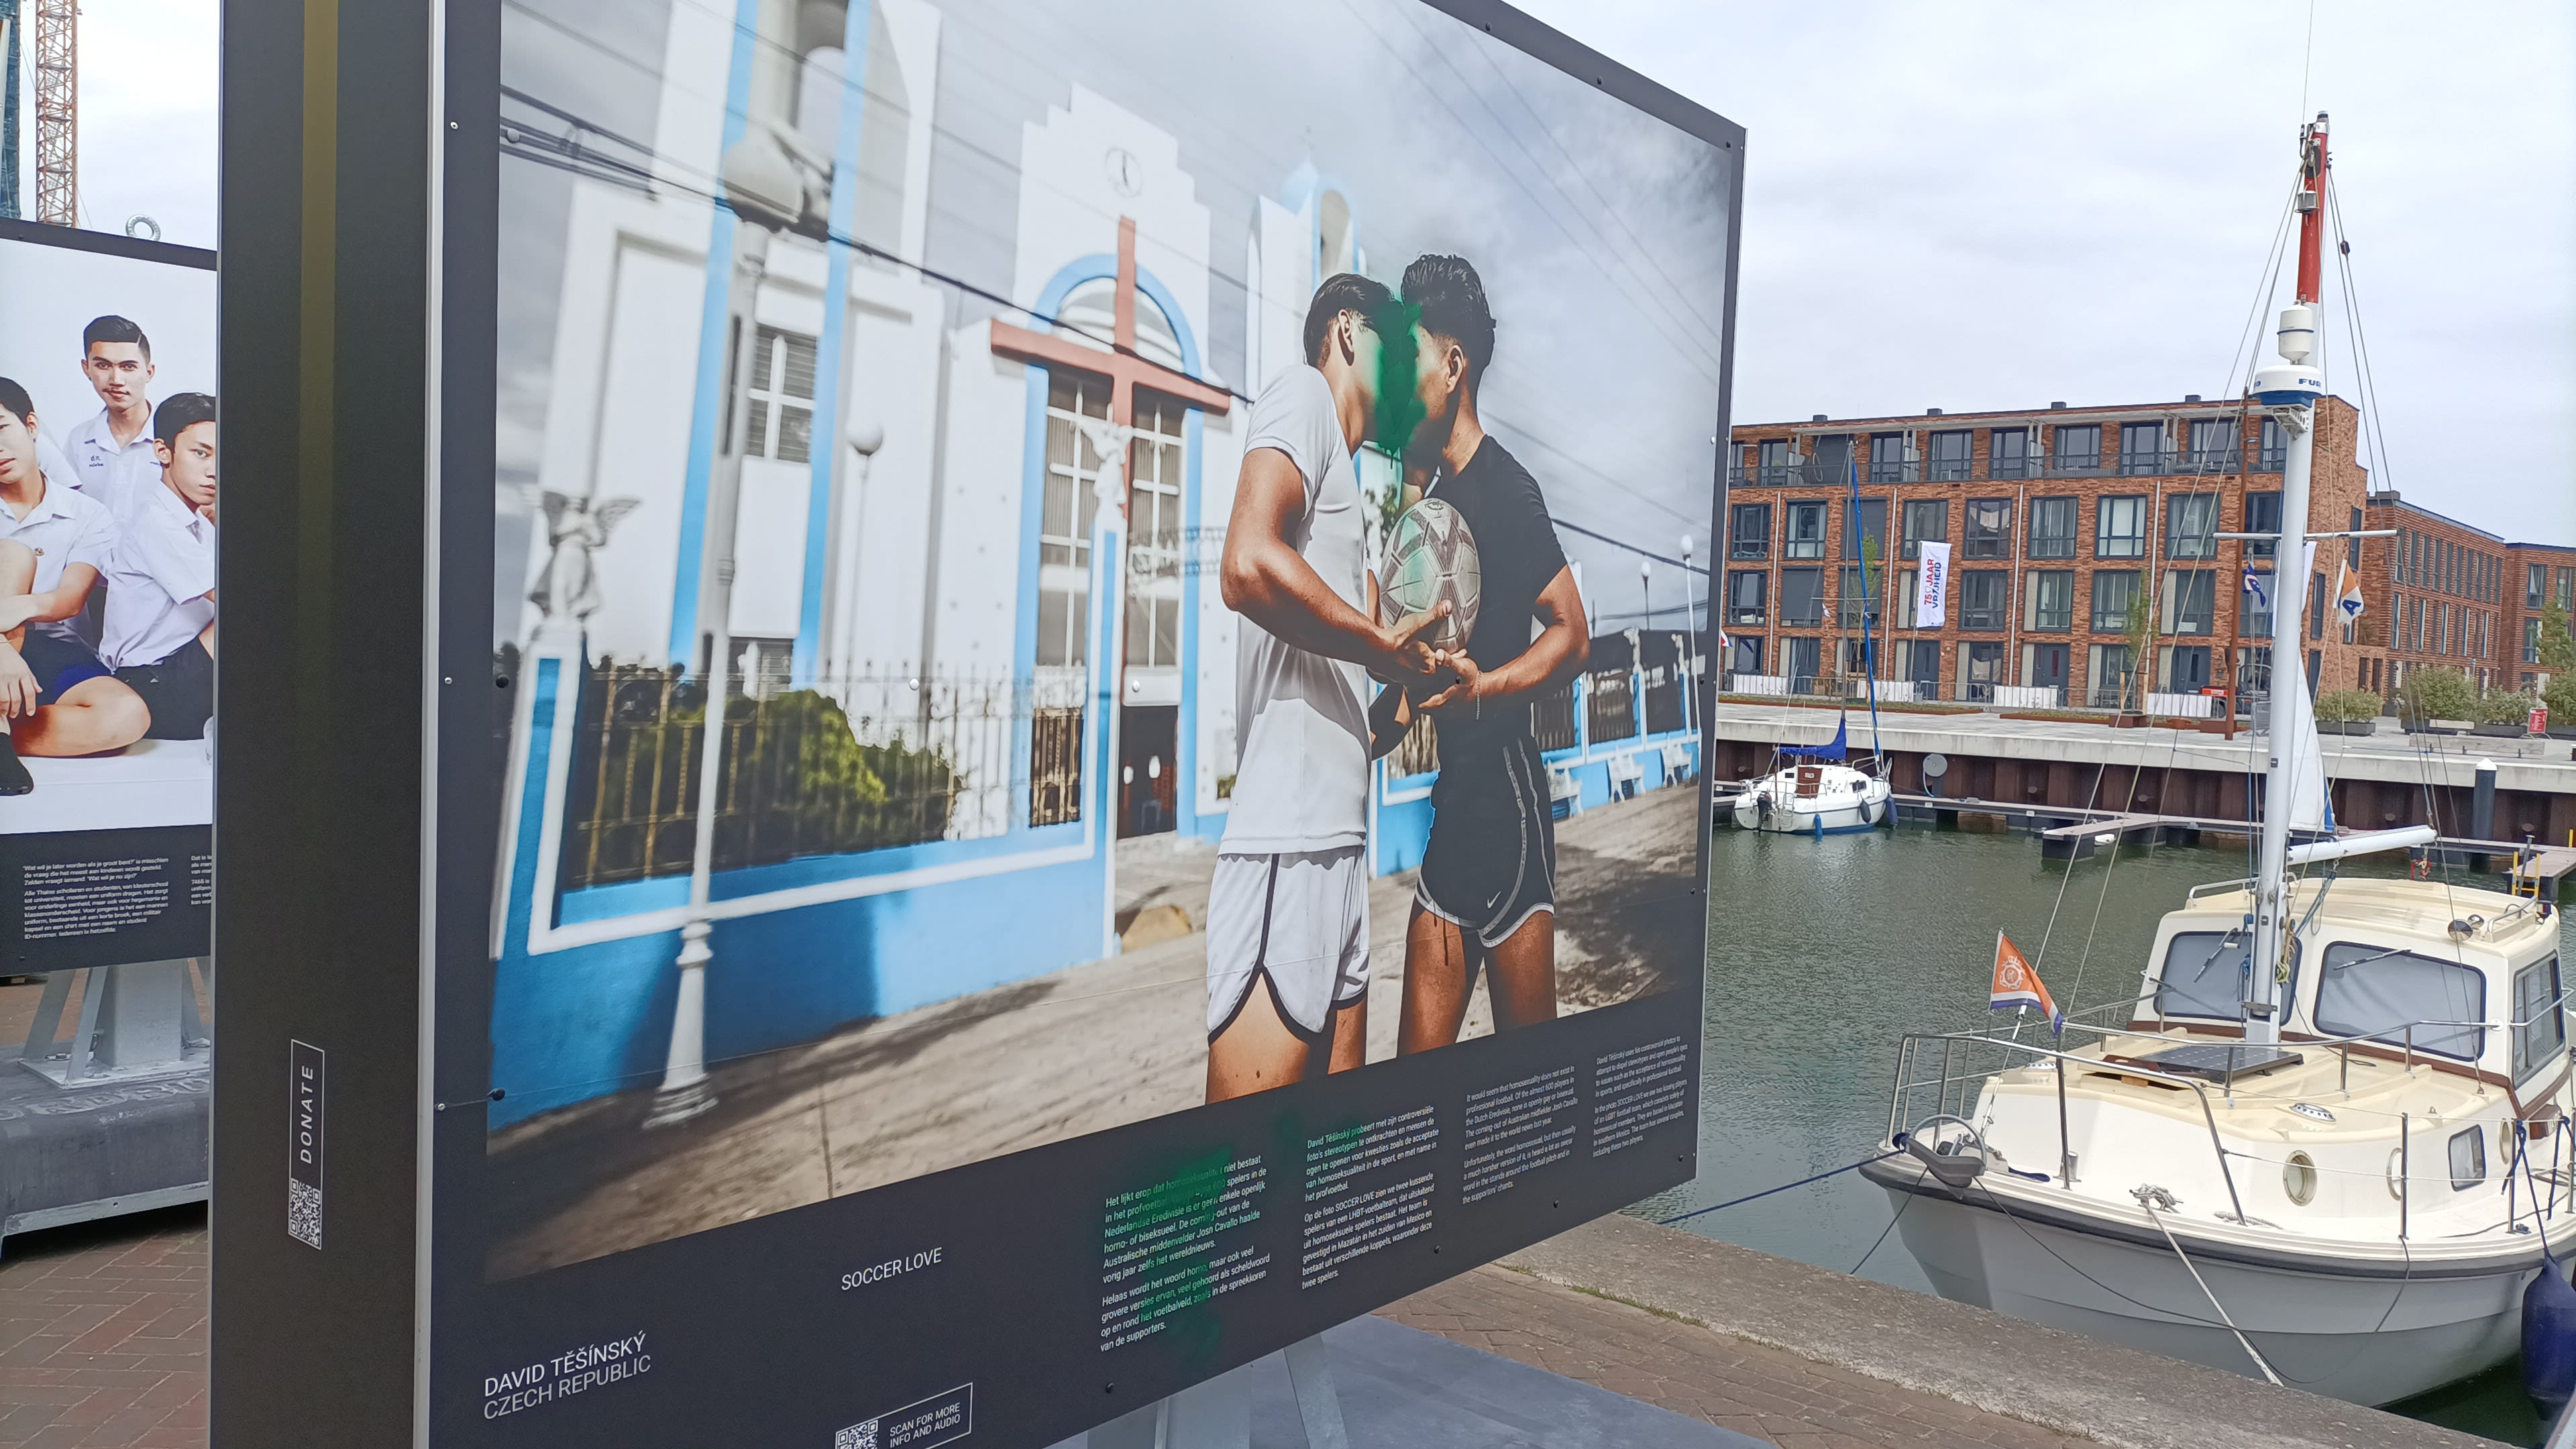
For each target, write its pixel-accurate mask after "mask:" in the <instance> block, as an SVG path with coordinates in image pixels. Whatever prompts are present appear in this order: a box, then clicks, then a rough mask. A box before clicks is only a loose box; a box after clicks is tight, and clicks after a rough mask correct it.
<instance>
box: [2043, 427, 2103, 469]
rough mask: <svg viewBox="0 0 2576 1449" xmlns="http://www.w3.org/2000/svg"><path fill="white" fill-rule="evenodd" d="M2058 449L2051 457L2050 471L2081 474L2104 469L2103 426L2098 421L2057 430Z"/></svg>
mask: <svg viewBox="0 0 2576 1449" xmlns="http://www.w3.org/2000/svg"><path fill="white" fill-rule="evenodd" d="M2056 445H2057V447H2056V451H2055V452H2054V453H2053V454H2052V455H2050V457H2049V471H2050V472H2052V473H2056V474H2058V475H2060V476H2081V475H2083V474H2087V473H2099V472H2101V471H2102V428H2101V425H2100V424H2098V423H2085V424H2081V425H2070V426H2066V427H2061V428H2059V429H2058V430H2057V437H2056Z"/></svg>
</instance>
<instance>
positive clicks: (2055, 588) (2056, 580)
mask: <svg viewBox="0 0 2576 1449" xmlns="http://www.w3.org/2000/svg"><path fill="white" fill-rule="evenodd" d="M2029 587H2030V601H2029V603H2028V604H2027V605H2026V606H2025V607H2024V609H2023V612H2022V620H2021V622H2022V627H2023V628H2025V629H2030V630H2034V631H2036V632H2039V633H2043V634H2063V633H2066V632H2067V631H2069V630H2071V629H2073V628H2074V627H2075V571H2074V570H2073V569H2033V570H2032V571H2031V573H2030V585H2029Z"/></svg>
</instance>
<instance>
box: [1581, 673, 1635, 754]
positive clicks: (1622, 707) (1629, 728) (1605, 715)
mask: <svg viewBox="0 0 2576 1449" xmlns="http://www.w3.org/2000/svg"><path fill="white" fill-rule="evenodd" d="M1583 716H1584V722H1585V724H1586V725H1587V726H1588V727H1589V728H1588V730H1587V733H1588V734H1589V735H1590V737H1591V740H1592V742H1593V743H1594V744H1596V745H1598V744H1607V743H1609V742H1610V741H1612V740H1624V739H1630V738H1633V737H1635V735H1636V733H1637V688H1636V676H1634V675H1632V674H1630V673H1629V672H1628V671H1627V670H1625V669H1622V670H1619V671H1617V672H1615V673H1594V674H1587V675H1585V676H1584V677H1583Z"/></svg>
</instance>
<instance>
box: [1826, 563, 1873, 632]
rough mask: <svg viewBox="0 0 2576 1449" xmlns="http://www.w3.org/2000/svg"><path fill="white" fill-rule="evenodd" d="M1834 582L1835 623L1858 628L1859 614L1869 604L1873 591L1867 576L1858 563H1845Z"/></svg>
mask: <svg viewBox="0 0 2576 1449" xmlns="http://www.w3.org/2000/svg"><path fill="white" fill-rule="evenodd" d="M1834 582H1835V586H1836V587H1835V594H1834V623H1835V625H1836V626H1838V627H1840V628H1845V629H1857V628H1859V627H1860V626H1861V623H1862V617H1861V616H1862V614H1863V612H1864V611H1865V609H1866V606H1867V605H1868V604H1869V602H1870V598H1871V595H1872V593H1873V592H1874V591H1873V590H1872V589H1871V588H1870V586H1869V580H1868V578H1867V577H1866V576H1865V575H1864V574H1863V572H1862V570H1861V569H1860V567H1859V566H1858V565H1856V564H1853V565H1845V566H1844V568H1843V570H1842V577H1840V578H1839V579H1836V580H1835V581H1834Z"/></svg>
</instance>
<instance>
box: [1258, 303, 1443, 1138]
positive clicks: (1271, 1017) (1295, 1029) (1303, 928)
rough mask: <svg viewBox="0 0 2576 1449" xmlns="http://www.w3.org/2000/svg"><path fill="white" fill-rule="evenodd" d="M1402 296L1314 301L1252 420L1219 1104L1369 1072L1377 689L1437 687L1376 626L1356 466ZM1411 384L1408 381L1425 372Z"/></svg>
mask: <svg viewBox="0 0 2576 1449" xmlns="http://www.w3.org/2000/svg"><path fill="white" fill-rule="evenodd" d="M1393 305H1394V298H1393V296H1392V295H1391V294H1390V293H1389V292H1388V290H1387V289H1386V287H1385V286H1383V285H1381V284H1380V283H1377V282H1373V281H1370V280H1369V279H1368V278H1366V277H1361V276H1355V275H1351V274H1349V273H1345V274H1343V275H1340V276H1337V277H1334V278H1332V279H1331V280H1329V281H1327V282H1325V283H1324V285H1323V286H1322V287H1321V288H1320V289H1318V290H1317V292H1316V293H1315V299H1314V301H1313V303H1312V304H1310V305H1309V307H1308V308H1307V312H1306V328H1305V343H1306V362H1307V365H1306V366H1303V367H1297V368H1292V369H1290V370H1289V371H1288V372H1286V373H1284V374H1282V375H1281V376H1280V377H1278V378H1277V379H1275V380H1274V381H1272V383H1271V384H1270V386H1269V387H1267V388H1265V389H1263V391H1262V394H1261V396H1260V398H1259V399H1258V400H1256V401H1255V402H1254V403H1253V405H1252V416H1251V418H1250V421H1249V423H1248V424H1247V427H1246V432H1245V436H1244V444H1243V472H1242V475H1241V478H1240V481H1239V482H1238V483H1237V484H1236V487H1235V496H1234V512H1233V515H1232V518H1231V520H1230V521H1229V522H1228V524H1227V525H1226V535H1225V557H1224V563H1223V565H1222V569H1221V573H1220V582H1221V587H1222V590H1223V594H1224V597H1225V603H1226V607H1227V608H1229V609H1232V610H1234V611H1235V612H1236V613H1238V614H1240V615H1242V617H1243V631H1242V637H1241V643H1240V645H1239V647H1238V650H1237V671H1236V714H1235V718H1236V719H1237V720H1239V721H1241V722H1242V728H1243V752H1242V759H1241V761H1240V763H1239V764H1238V765H1237V766H1236V771H1235V778H1234V793H1233V797H1232V802H1231V805H1230V806H1229V808H1228V811H1227V817H1226V827H1225V836H1224V838H1223V839H1222V840H1221V841H1220V842H1219V843H1218V846H1217V862H1216V870H1215V873H1214V875H1213V876H1212V877H1211V879H1210V881H1209V886H1208V922H1207V935H1208V1017H1207V1026H1208V1077H1207V1096H1208V1100H1209V1101H1211V1102H1214V1101H1220V1100H1223V1099H1225V1098H1228V1097H1240V1096H1243V1095H1245V1094H1247V1093H1251V1092H1258V1091H1265V1090H1267V1089H1269V1088H1271V1087H1278V1086H1284V1085H1286V1084H1288V1083H1290V1082H1294V1081H1297V1080H1299V1079H1301V1078H1304V1077H1306V1076H1308V1075H1311V1074H1315V1073H1317V1072H1318V1071H1319V1070H1330V1071H1341V1070H1345V1069H1347V1068H1350V1067H1355V1066H1358V1065H1359V1064H1360V1063H1361V1062H1362V1061H1363V1060H1364V1059H1365V1052H1366V1028H1367V1009H1368V861H1367V846H1368V762H1369V724H1368V704H1369V685H1368V676H1369V675H1370V674H1371V673H1376V674H1380V675H1382V676H1385V677H1389V678H1394V679H1401V680H1406V681H1409V682H1414V683H1428V682H1430V681H1431V680H1432V679H1433V677H1434V667H1433V662H1432V654H1431V650H1430V649H1429V648H1428V647H1427V646H1425V645H1423V644H1421V643H1418V642H1416V641H1415V639H1414V636H1415V635H1416V634H1418V633H1420V632H1421V630H1422V629H1423V628H1425V627H1426V626H1428V625H1429V624H1430V623H1431V622H1432V620H1433V619H1434V618H1436V617H1437V616H1436V615H1434V614H1421V615H1417V616H1415V617H1413V618H1410V619H1406V620H1404V621H1402V622H1401V623H1399V624H1397V625H1395V626H1392V627H1389V626H1386V625H1381V624H1380V623H1378V622H1377V610H1376V608H1375V600H1374V599H1373V598H1372V597H1370V595H1371V593H1372V592H1373V590H1372V589H1371V586H1370V583H1369V572H1368V557H1367V552H1368V529H1367V519H1366V507H1367V505H1366V502H1365V500H1364V499H1363V498H1362V496H1361V494H1360V489H1359V473H1358V470H1357V469H1356V468H1355V467H1354V466H1353V464H1352V461H1351V454H1352V451H1353V450H1354V449H1356V448H1358V447H1359V445H1360V444H1361V443H1362V442H1363V441H1365V440H1366V439H1368V438H1369V437H1371V436H1373V435H1374V433H1375V431H1376V426H1375V425H1376V423H1377V416H1376V414H1377V408H1378V399H1379V396H1380V389H1379V385H1378V383H1379V380H1378V370H1379V366H1380V363H1381V360H1382V359H1381V354H1380V351H1379V345H1378V335H1379V329H1378V324H1379V323H1380V322H1381V321H1387V322H1388V325H1389V326H1390V327H1394V328H1395V329H1396V330H1397V331H1399V332H1402V331H1403V330H1404V329H1402V328H1401V327H1400V326H1398V325H1397V324H1396V323H1395V322H1394V321H1392V320H1390V319H1392V316H1393V314H1392V308H1393ZM1408 381H1409V369H1408Z"/></svg>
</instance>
